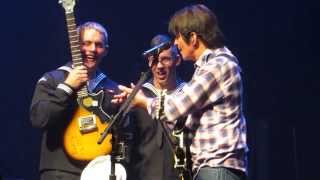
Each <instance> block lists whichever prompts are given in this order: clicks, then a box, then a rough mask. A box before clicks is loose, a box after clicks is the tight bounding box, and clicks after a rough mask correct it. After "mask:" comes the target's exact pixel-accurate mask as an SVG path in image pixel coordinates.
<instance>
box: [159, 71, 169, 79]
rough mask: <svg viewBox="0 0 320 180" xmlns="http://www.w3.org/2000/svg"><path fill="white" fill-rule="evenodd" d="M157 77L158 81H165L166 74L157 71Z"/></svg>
mask: <svg viewBox="0 0 320 180" xmlns="http://www.w3.org/2000/svg"><path fill="white" fill-rule="evenodd" d="M157 76H158V78H159V79H165V78H166V77H167V73H166V72H165V71H157Z"/></svg>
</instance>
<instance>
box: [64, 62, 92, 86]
mask: <svg viewBox="0 0 320 180" xmlns="http://www.w3.org/2000/svg"><path fill="white" fill-rule="evenodd" d="M88 80H89V75H88V68H87V67H86V66H84V65H80V66H77V67H75V68H73V69H72V70H71V71H70V72H69V74H68V76H67V78H66V80H65V81H64V83H65V84H67V85H69V86H70V87H72V88H73V89H74V90H79V89H80V88H81V87H82V86H83V85H85V83H86V82H87V81H88Z"/></svg>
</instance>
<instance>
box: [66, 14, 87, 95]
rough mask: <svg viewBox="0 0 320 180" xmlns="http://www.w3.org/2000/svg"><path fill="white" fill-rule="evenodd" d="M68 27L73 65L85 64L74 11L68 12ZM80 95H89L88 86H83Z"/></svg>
mask: <svg viewBox="0 0 320 180" xmlns="http://www.w3.org/2000/svg"><path fill="white" fill-rule="evenodd" d="M66 21H67V29H68V36H69V44H70V49H71V57H72V64H73V67H77V66H80V65H82V64H83V59H82V55H81V51H80V37H79V33H78V31H77V25H76V22H75V16H74V13H66ZM77 94H78V97H86V96H88V88H87V86H83V87H82V88H81V89H80V90H79V91H78V92H77Z"/></svg>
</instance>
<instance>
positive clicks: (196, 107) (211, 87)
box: [149, 47, 248, 172]
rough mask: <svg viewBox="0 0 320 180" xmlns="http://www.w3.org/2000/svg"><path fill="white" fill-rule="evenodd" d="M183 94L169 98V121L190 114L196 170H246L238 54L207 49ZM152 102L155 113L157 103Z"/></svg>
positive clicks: (188, 120) (165, 105)
mask: <svg viewBox="0 0 320 180" xmlns="http://www.w3.org/2000/svg"><path fill="white" fill-rule="evenodd" d="M195 66H196V70H195V73H194V74H193V77H192V79H191V81H190V82H189V83H187V84H186V85H185V86H184V88H183V89H182V91H183V93H176V94H173V95H169V96H167V97H166V99H165V103H164V112H165V115H166V118H167V121H168V122H171V123H172V122H173V123H175V120H176V119H179V118H180V117H182V116H187V121H186V127H188V128H189V129H190V131H191V133H192V137H193V138H192V144H191V147H190V151H191V154H192V161H193V170H194V171H196V172H197V171H198V170H199V168H200V167H203V166H209V167H221V166H222V167H230V168H235V169H239V170H242V171H244V172H246V166H247V161H246V152H247V151H248V147H247V143H246V122H245V118H244V116H243V113H242V104H241V96H242V84H241V77H240V71H241V70H240V67H239V65H238V61H237V59H236V57H235V56H234V55H233V54H232V53H231V52H230V51H229V50H228V49H227V48H226V47H224V48H219V49H216V50H209V49H207V50H205V51H204V53H203V54H202V55H201V56H200V58H199V59H198V60H197V61H196V64H195ZM152 101H154V102H151V103H150V104H149V105H150V106H151V107H149V109H150V110H151V112H152V113H153V112H154V109H155V107H152V106H153V105H155V104H157V103H156V102H155V101H157V99H153V100H152Z"/></svg>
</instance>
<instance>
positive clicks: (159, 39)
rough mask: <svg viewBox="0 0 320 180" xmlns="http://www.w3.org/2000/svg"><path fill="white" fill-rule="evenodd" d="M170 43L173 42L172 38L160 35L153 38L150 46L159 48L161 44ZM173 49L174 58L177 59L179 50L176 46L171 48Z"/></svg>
mask: <svg viewBox="0 0 320 180" xmlns="http://www.w3.org/2000/svg"><path fill="white" fill-rule="evenodd" d="M168 41H171V38H170V37H169V36H168V35H165V34H158V35H156V36H154V37H153V38H152V40H151V42H150V46H151V48H152V47H154V46H157V45H159V44H161V43H164V42H168ZM171 49H172V50H171V51H172V56H173V57H176V56H177V55H179V53H178V49H177V47H176V46H171Z"/></svg>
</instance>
